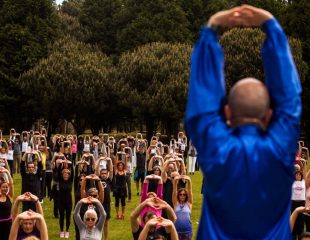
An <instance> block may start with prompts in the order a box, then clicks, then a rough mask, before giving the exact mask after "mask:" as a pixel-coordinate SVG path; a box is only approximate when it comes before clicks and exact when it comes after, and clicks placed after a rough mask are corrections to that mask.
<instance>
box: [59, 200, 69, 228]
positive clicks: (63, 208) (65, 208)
mask: <svg viewBox="0 0 310 240" xmlns="http://www.w3.org/2000/svg"><path fill="white" fill-rule="evenodd" d="M61 198H62V197H60V198H59V203H60V204H59V206H58V207H59V226H60V231H61V232H63V230H64V220H65V214H66V231H67V232H68V230H69V227H70V222H71V211H72V199H70V200H69V201H68V199H66V201H65V202H64V201H62V200H63V199H61Z"/></svg>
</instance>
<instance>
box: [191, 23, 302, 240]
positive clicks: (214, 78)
mask: <svg viewBox="0 0 310 240" xmlns="http://www.w3.org/2000/svg"><path fill="white" fill-rule="evenodd" d="M262 27H263V30H264V31H265V33H266V36H267V38H266V40H265V42H264V44H263V48H262V57H263V65H264V71H265V77H266V79H265V84H266V86H267V88H268V91H269V94H270V97H271V102H272V106H273V117H272V119H271V122H270V124H269V126H268V129H267V130H266V131H262V130H261V129H260V128H259V127H258V126H256V125H252V124H245V125H241V126H239V127H237V128H229V127H228V126H227V125H226V124H225V119H224V116H223V99H224V97H225V95H226V93H225V82H224V57H223V53H222V50H221V47H220V45H219V43H218V36H217V34H216V33H215V32H214V31H213V30H211V29H210V28H208V27H205V28H204V29H203V30H202V32H201V36H200V39H199V41H198V42H197V44H196V46H195V49H194V51H193V54H192V63H191V74H190V87H189V97H188V105H187V112H186V126H187V130H188V133H189V136H190V138H191V139H192V141H193V143H194V145H195V146H196V147H197V150H198V154H199V165H200V166H201V169H202V171H203V173H204V176H205V178H206V186H205V187H204V189H203V192H204V200H203V212H202V215H201V220H200V224H199V230H198V237H197V238H198V239H204V240H205V239H221V240H222V239H281V240H282V239H291V232H290V226H289V217H290V198H291V186H292V183H293V180H294V159H295V152H296V147H297V141H298V138H299V118H300V114H301V99H300V93H301V86H300V82H299V77H298V73H297V71H296V67H295V65H294V62H293V58H292V55H291V52H290V48H289V45H288V42H287V39H286V36H285V34H284V33H283V30H282V28H281V26H280V25H279V23H278V22H277V21H276V20H275V19H270V20H268V21H267V22H265V23H264V24H263V26H262Z"/></svg>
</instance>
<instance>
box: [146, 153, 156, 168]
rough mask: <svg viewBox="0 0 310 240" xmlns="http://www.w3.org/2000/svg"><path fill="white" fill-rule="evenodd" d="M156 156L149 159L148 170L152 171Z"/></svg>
mask: <svg viewBox="0 0 310 240" xmlns="http://www.w3.org/2000/svg"><path fill="white" fill-rule="evenodd" d="M154 160H155V157H154V156H153V157H151V160H150V161H149V165H148V166H147V170H148V171H152V169H153V163H154Z"/></svg>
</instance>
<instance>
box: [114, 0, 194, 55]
mask: <svg viewBox="0 0 310 240" xmlns="http://www.w3.org/2000/svg"><path fill="white" fill-rule="evenodd" d="M124 2H125V3H124V7H123V8H122V12H121V13H120V16H119V19H120V20H119V25H120V26H121V28H120V29H119V30H118V31H117V48H118V51H119V52H123V51H125V50H129V49H133V48H135V47H137V46H140V45H143V44H146V43H151V42H172V43H175V42H183V43H186V42H187V43H188V42H191V40H192V39H193V35H192V33H191V32H190V31H189V27H190V24H189V21H188V19H187V18H186V14H185V12H184V10H183V9H182V8H181V6H180V4H179V3H178V2H177V1H162V0H153V1H147V0H141V1H138V2H137V1H135V0H128V1H124Z"/></svg>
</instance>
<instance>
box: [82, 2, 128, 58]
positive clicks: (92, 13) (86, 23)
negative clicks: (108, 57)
mask: <svg viewBox="0 0 310 240" xmlns="http://www.w3.org/2000/svg"><path fill="white" fill-rule="evenodd" d="M122 2H123V1H122V0H85V1H84V3H83V5H82V8H81V13H80V15H79V21H80V23H81V25H82V27H83V28H85V29H86V30H87V31H88V32H89V35H88V38H87V39H86V41H87V42H88V43H90V44H96V45H98V46H99V47H100V49H101V50H102V51H103V52H104V53H107V54H113V53H115V52H116V44H117V40H116V32H117V29H118V28H119V26H118V25H117V21H116V14H117V13H118V12H119V11H120V10H121V8H122V5H123V4H122Z"/></svg>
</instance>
